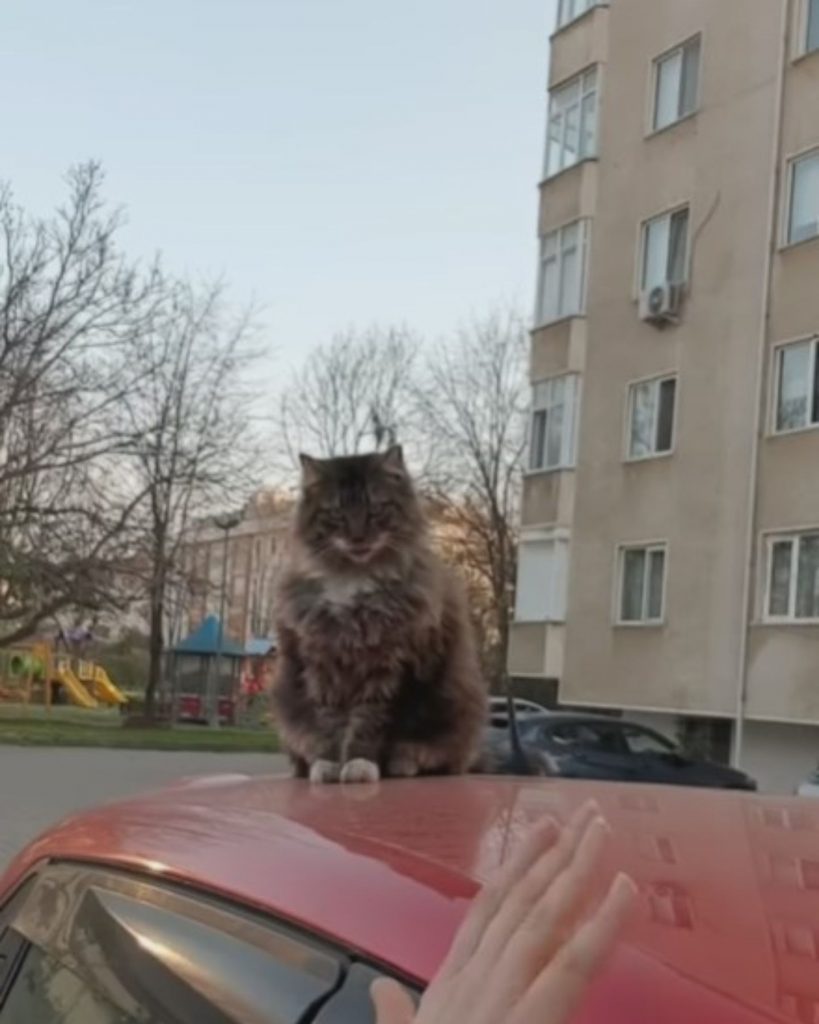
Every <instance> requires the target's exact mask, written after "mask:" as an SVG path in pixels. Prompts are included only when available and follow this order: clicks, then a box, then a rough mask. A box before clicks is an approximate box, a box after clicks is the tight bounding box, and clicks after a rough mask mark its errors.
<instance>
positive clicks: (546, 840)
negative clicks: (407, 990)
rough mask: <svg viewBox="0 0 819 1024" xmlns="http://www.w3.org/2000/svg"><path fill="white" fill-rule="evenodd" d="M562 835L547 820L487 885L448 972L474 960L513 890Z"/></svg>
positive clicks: (462, 930) (463, 929)
mask: <svg viewBox="0 0 819 1024" xmlns="http://www.w3.org/2000/svg"><path fill="white" fill-rule="evenodd" d="M559 835H560V830H559V828H558V826H557V824H556V823H555V822H554V821H553V820H552V819H551V818H545V819H544V820H543V821H541V822H538V824H537V825H535V826H534V828H533V829H532V830H531V831H530V832H529V834H528V835H527V837H526V839H525V841H524V842H523V843H522V844H521V846H520V848H519V849H518V850H517V852H516V853H515V854H514V855H513V856H512V857H511V858H510V860H509V861H508V862H507V863H506V864H505V865H504V866H503V868H502V869H501V870H500V871H499V872H498V875H497V877H496V878H495V879H493V880H492V881H491V882H489V883H488V884H487V885H485V886H484V887H483V889H482V890H481V891H480V893H479V894H478V896H477V897H476V898H475V900H474V902H473V903H472V907H471V908H470V910H469V913H468V914H467V916H466V918H465V919H464V922H463V924H462V925H461V927H460V929H459V930H458V933H457V935H456V936H455V939H454V942H453V944H452V948H451V950H450V952H449V955H448V956H447V958H446V961H445V964H444V967H443V971H444V972H447V971H454V970H458V969H459V968H460V967H462V966H463V965H464V963H466V961H467V960H468V959H469V958H470V957H471V956H472V954H473V953H474V952H475V950H476V949H477V947H478V944H479V943H480V941H481V939H482V938H483V937H484V935H485V934H486V929H487V928H488V926H489V924H490V922H491V921H492V920H493V919H494V917H495V915H496V914H497V913H498V911H499V910H500V909H501V907H502V906H503V903H504V900H505V899H506V897H507V895H508V893H509V890H510V889H511V888H512V887H513V886H514V885H515V883H516V882H518V880H519V879H520V878H521V877H522V876H524V875H526V873H527V872H528V871H529V870H530V868H531V867H532V865H533V864H534V863H536V862H537V861H538V860H539V859H540V858H541V857H542V856H543V855H544V853H546V852H547V851H549V850H551V849H552V847H553V846H554V845H555V843H556V842H557V840H558V837H559Z"/></svg>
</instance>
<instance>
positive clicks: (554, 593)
mask: <svg viewBox="0 0 819 1024" xmlns="http://www.w3.org/2000/svg"><path fill="white" fill-rule="evenodd" d="M568 565H569V544H568V541H565V540H549V539H542V540H541V539H537V540H535V539H530V540H526V539H525V538H524V539H522V540H521V542H520V546H519V549H518V578H517V589H516V593H515V621H517V622H563V621H564V620H565V618H566V588H567V583H568Z"/></svg>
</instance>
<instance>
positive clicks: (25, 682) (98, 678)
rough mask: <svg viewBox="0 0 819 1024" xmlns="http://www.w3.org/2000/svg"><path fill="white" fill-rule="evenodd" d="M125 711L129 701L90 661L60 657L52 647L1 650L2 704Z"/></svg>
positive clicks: (0, 684)
mask: <svg viewBox="0 0 819 1024" xmlns="http://www.w3.org/2000/svg"><path fill="white" fill-rule="evenodd" d="M2 701H6V702H14V703H19V704H42V705H44V706H45V707H47V708H50V707H51V706H52V705H53V704H74V705H76V706H77V707H80V708H89V709H90V708H98V707H100V706H108V707H120V708H124V707H125V705H126V704H127V703H128V698H127V697H126V696H125V694H124V693H122V691H121V690H120V689H119V687H117V685H116V684H115V683H114V682H113V680H112V679H111V678H110V676H109V675H108V673H107V672H106V671H105V669H104V668H103V667H102V665H97V664H95V663H94V662H93V661H90V660H88V659H87V658H71V657H69V656H68V655H66V654H57V653H55V651H54V649H53V648H52V647H51V645H50V644H47V643H34V644H30V645H28V646H17V647H9V648H7V649H5V650H0V702H2Z"/></svg>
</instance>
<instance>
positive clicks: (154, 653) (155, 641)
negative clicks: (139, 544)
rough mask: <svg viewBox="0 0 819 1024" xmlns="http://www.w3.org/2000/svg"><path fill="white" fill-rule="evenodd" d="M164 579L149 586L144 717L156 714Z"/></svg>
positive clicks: (160, 678)
mask: <svg viewBox="0 0 819 1024" xmlns="http://www.w3.org/2000/svg"><path fill="white" fill-rule="evenodd" d="M164 590H165V586H164V579H163V578H161V577H160V578H159V579H155V580H154V582H153V585H152V587H151V621H150V635H149V639H148V684H147V686H146V687H145V717H146V718H154V717H155V716H156V695H157V692H158V690H159V684H160V682H161V680H162V646H163V645H162V628H163V624H164V618H165V600H164Z"/></svg>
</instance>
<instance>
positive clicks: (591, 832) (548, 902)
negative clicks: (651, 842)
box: [504, 817, 611, 978]
mask: <svg viewBox="0 0 819 1024" xmlns="http://www.w3.org/2000/svg"><path fill="white" fill-rule="evenodd" d="M610 831H611V830H610V829H609V826H608V825H607V824H606V823H605V821H603V819H602V818H600V817H596V818H593V819H592V820H591V821H590V822H589V824H588V826H587V828H586V831H585V832H584V833H583V834H582V835H581V836H580V838H579V842H578V845H577V846H576V848H575V849H574V850H573V851H572V854H571V858H570V860H569V863H568V864H567V865H566V867H565V868H564V870H563V871H562V872H561V874H559V875H558V876H557V878H556V879H555V881H554V883H553V884H552V885H551V886H550V887H549V888H548V889H547V890H546V892H545V893H543V894H542V896H541V897H540V899H539V900H537V901H536V902H535V904H534V906H533V907H532V908H531V910H530V912H529V914H528V916H527V917H526V920H525V921H524V922H523V925H522V927H520V928H519V929H518V930H517V932H516V933H515V934H514V935H513V936H512V937H511V939H510V942H509V944H508V946H507V949H506V952H505V954H504V955H505V956H508V957H510V958H512V960H513V961H514V962H516V963H517V964H518V965H519V966H520V968H521V969H522V970H524V971H526V972H528V976H529V978H533V977H535V976H536V975H537V974H539V973H540V971H541V970H542V969H543V966H544V964H546V963H548V962H549V960H551V958H552V957H553V956H554V954H555V953H556V951H557V949H558V948H559V946H560V944H561V943H562V942H563V940H564V939H565V938H566V936H567V935H568V934H570V932H571V930H572V928H573V926H575V925H576V924H577V922H578V921H579V919H580V918H581V916H582V914H583V911H584V910H585V908H586V907H587V906H588V904H589V903H590V902H591V899H592V897H593V894H594V890H595V876H598V875H599V872H600V862H601V859H602V854H603V847H604V845H605V842H606V839H607V838H608V836H609V834H610Z"/></svg>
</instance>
